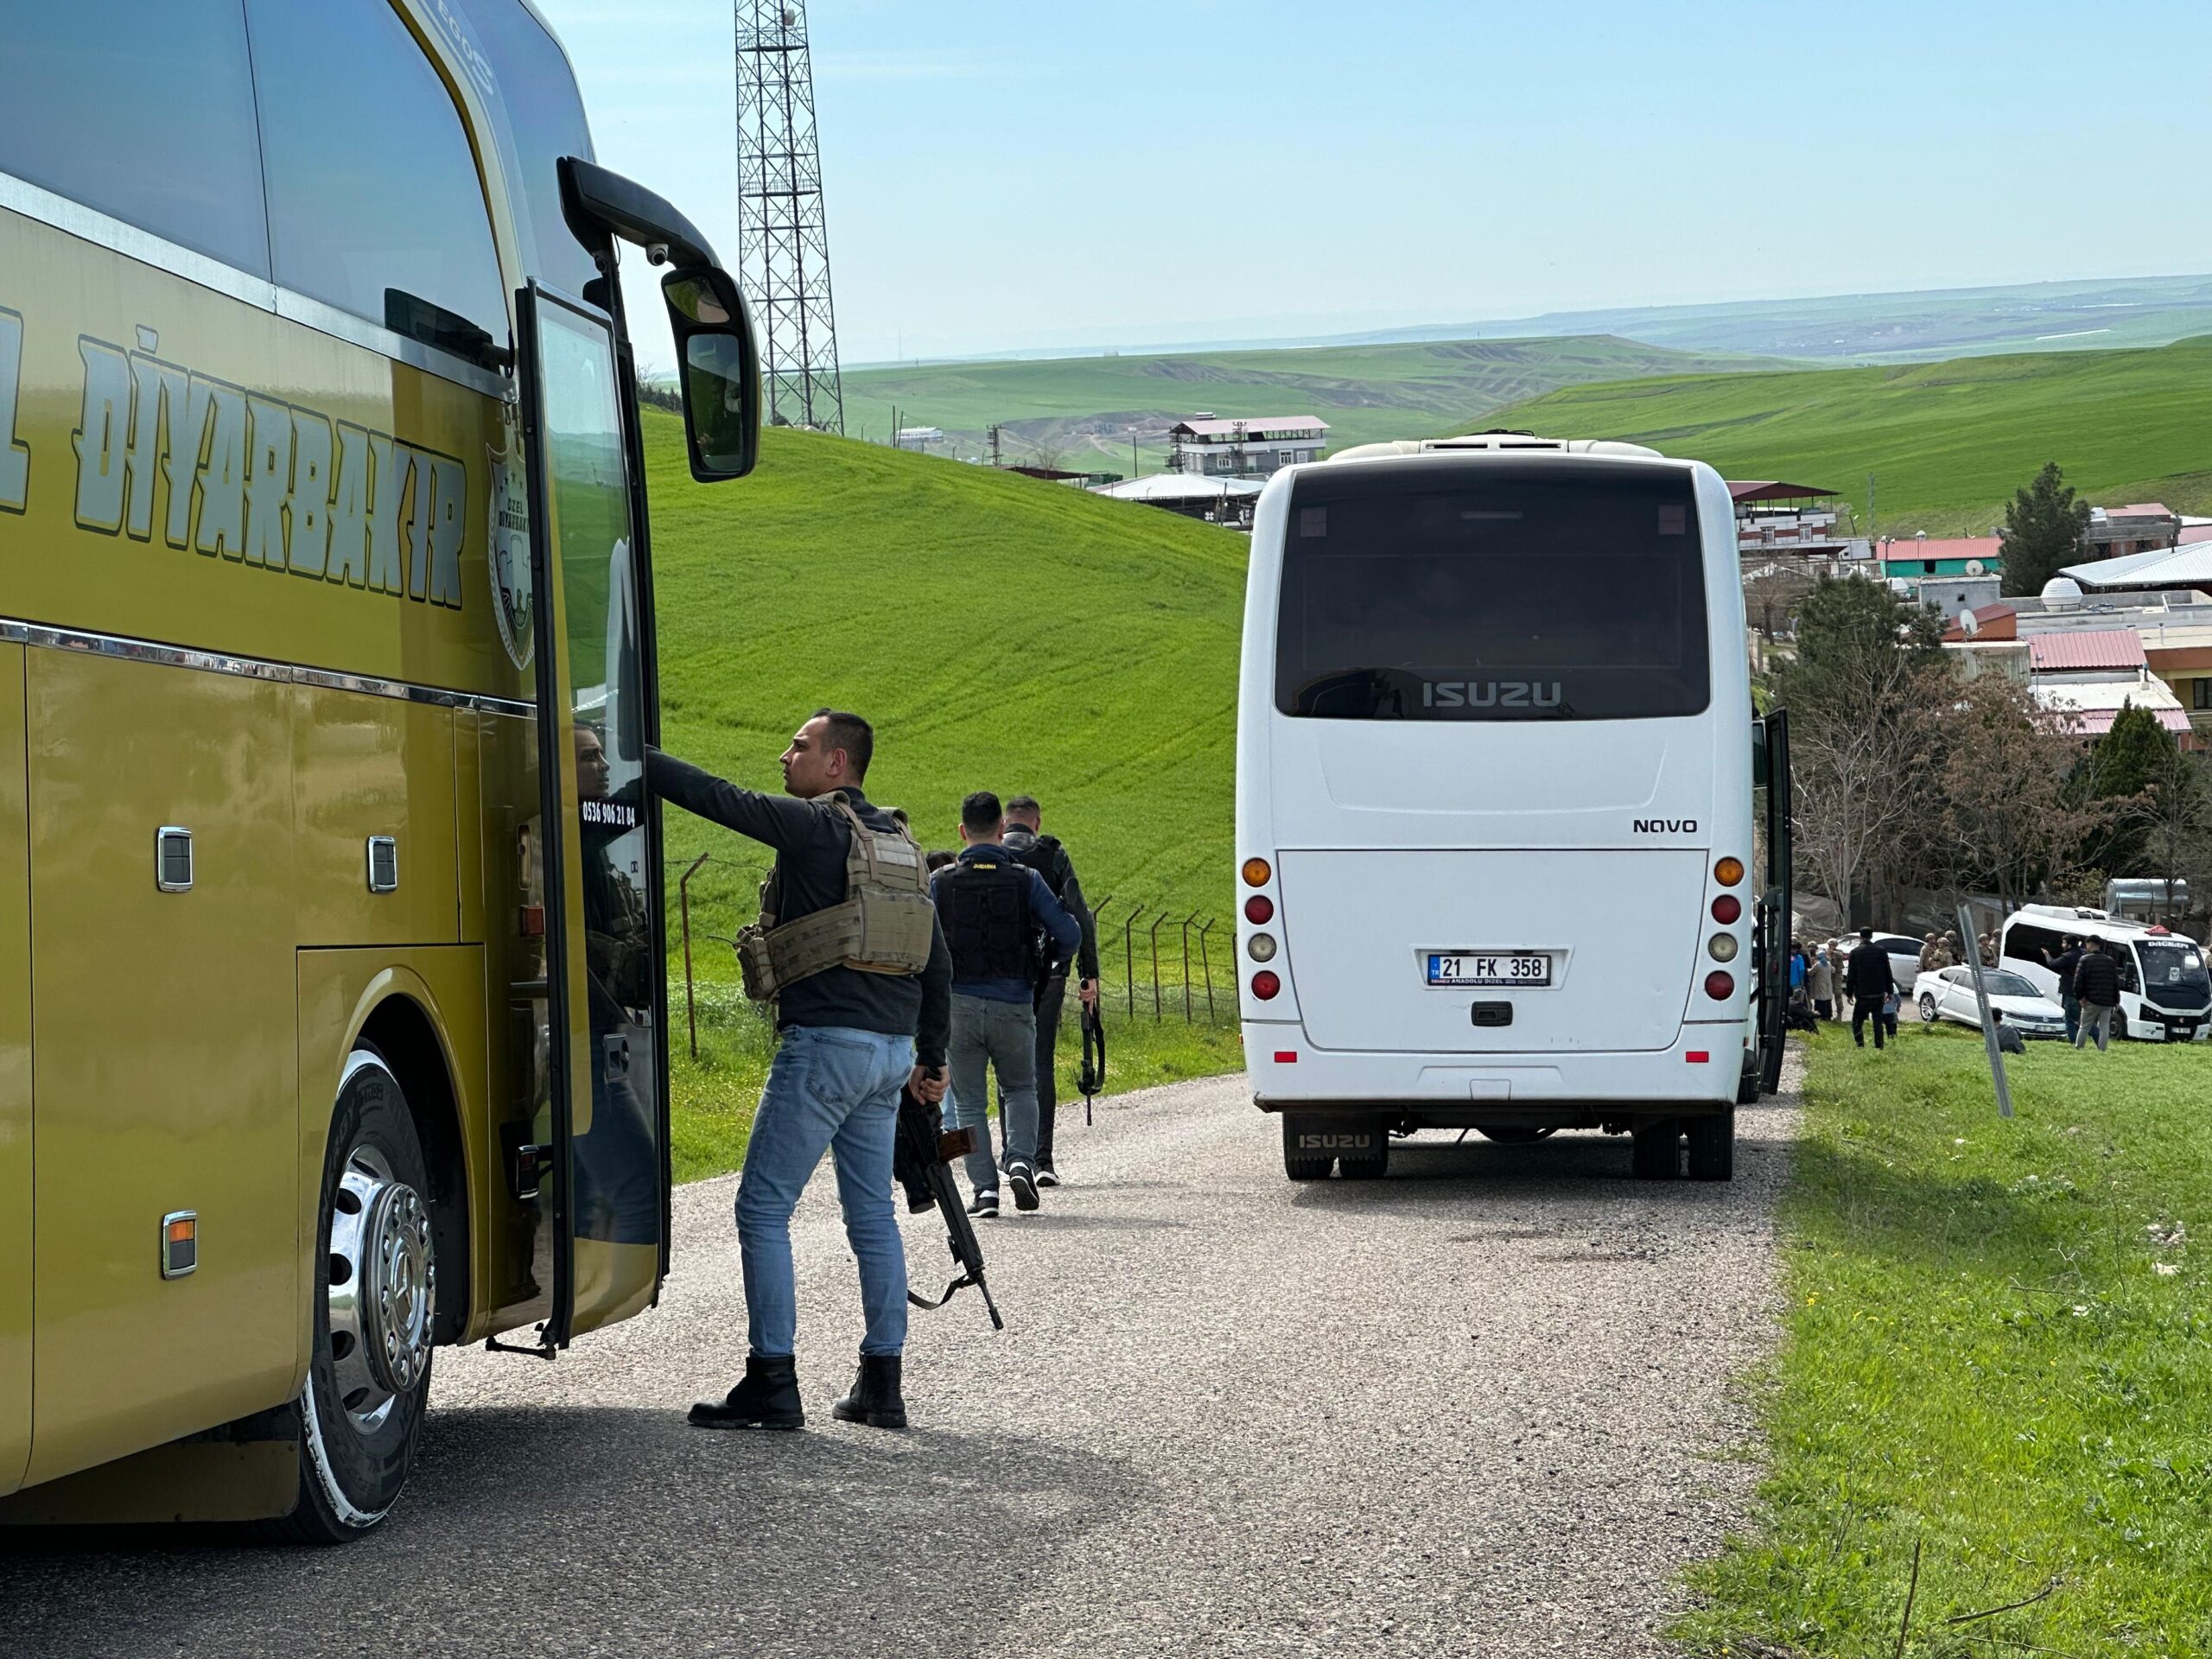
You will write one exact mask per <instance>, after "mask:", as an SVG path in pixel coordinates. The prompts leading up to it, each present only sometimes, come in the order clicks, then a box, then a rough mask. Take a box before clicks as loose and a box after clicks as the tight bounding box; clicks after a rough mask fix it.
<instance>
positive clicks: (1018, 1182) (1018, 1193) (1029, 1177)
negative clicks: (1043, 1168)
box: [1006, 1163, 1037, 1210]
mask: <svg viewBox="0 0 2212 1659" xmlns="http://www.w3.org/2000/svg"><path fill="white" fill-rule="evenodd" d="M1006 1179H1007V1184H1008V1185H1011V1186H1012V1187H1013V1188H1014V1208H1015V1209H1017V1210H1034V1209H1035V1208H1036V1207H1037V1179H1036V1177H1035V1176H1034V1175H1033V1174H1032V1173H1030V1168H1029V1166H1028V1165H1027V1164H1020V1163H1018V1164H1015V1165H1014V1166H1012V1167H1010V1168H1009V1169H1008V1170H1007V1173H1006Z"/></svg>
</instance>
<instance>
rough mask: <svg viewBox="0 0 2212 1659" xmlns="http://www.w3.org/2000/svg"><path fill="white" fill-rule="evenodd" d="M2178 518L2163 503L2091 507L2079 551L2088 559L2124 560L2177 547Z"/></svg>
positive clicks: (2179, 535) (2178, 536)
mask: <svg viewBox="0 0 2212 1659" xmlns="http://www.w3.org/2000/svg"><path fill="white" fill-rule="evenodd" d="M2181 528H2182V526H2181V515H2180V514H2179V513H2177V512H2175V511H2174V510H2173V509H2172V508H2171V507H2169V506H2167V505H2166V504H2165V503H2164V502H2163V501H2138V502H2134V503H2133V504H2131V505H2127V506H2124V507H2091V508H2090V509H2089V522H2088V526H2087V527H2086V528H2085V529H2084V530H2083V531H2082V553H2083V554H2084V555H2085V556H2088V558H2090V559H2124V558H2126V557H2127V556H2129V555H2130V554H2134V553H2155V552H2158V551H2160V550H2164V549H2168V548H2172V547H2176V546H2178V545H2179V544H2180V542H2181Z"/></svg>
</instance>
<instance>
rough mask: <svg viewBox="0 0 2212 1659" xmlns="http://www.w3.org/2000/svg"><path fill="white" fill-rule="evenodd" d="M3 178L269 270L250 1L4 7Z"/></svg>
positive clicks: (134, 0)
mask: <svg viewBox="0 0 2212 1659" xmlns="http://www.w3.org/2000/svg"><path fill="white" fill-rule="evenodd" d="M7 29H8V49H7V74H6V80H7V92H6V94H5V96H4V97H0V172H8V173H12V174H14V175H16V177H17V178H19V179H22V180H25V181H28V182H29V183H32V184H35V185H37V186H39V187H40V188H42V189H47V190H51V191H53V192H54V194H56V195H60V196H67V197H68V198H69V199H70V200H72V201H78V202H82V203H83V204H84V205H85V206H86V207H92V208H96V209H98V210H99V212H101V213H110V214H112V215H113V216H114V217H115V218H117V219H122V220H124V221H125V222H126V223H128V224H131V225H136V226H138V227H139V228H140V229H141V230H144V231H150V232H153V233H154V234H155V235H156V236H158V237H160V238H162V239H163V240H165V241H169V242H174V243H176V244H177V245H180V246H181V247H187V248H191V249H193V250H194V251H197V252H200V253H204V254H206V255H207V256H208V257H210V258H213V259H219V260H221V261H222V262H223V263H224V264H228V265H235V266H237V267H238V269H239V270H246V271H251V272H252V273H253V274H254V275H255V276H257V277H267V276H268V275H269V223H268V219H267V218H266V216H265V215H264V213H263V211H262V203H261V149H260V145H259V143H257V140H256V138H255V136H254V124H253V84H252V80H251V74H250V72H249V69H248V67H247V57H246V46H245V12H244V11H243V10H242V9H241V5H240V0H110V3H106V4H103V5H39V6H30V5H22V6H10V7H9V8H8V23H7Z"/></svg>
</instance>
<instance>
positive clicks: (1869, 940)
mask: <svg viewBox="0 0 2212 1659" xmlns="http://www.w3.org/2000/svg"><path fill="white" fill-rule="evenodd" d="M1843 982H1844V984H1845V985H1846V986H1847V988H1849V989H1850V992H1851V1040H1852V1041H1853V1043H1855V1044H1857V1045H1858V1046H1859V1047H1860V1048H1864V1047H1866V1021H1867V1020H1868V1018H1869V1017H1870V1016H1871V1017H1872V1020H1873V1021H1874V1046H1875V1047H1876V1048H1879V1047H1881V1046H1882V1025H1883V1013H1882V1008H1883V1004H1884V1003H1885V1002H1886V1001H1888V1000H1889V999H1890V998H1891V996H1892V995H1896V992H1897V981H1896V979H1895V978H1894V977H1893V976H1891V972H1890V953H1889V952H1888V951H1887V950H1884V949H1883V948H1882V947H1881V946H1880V945H1878V944H1875V943H1874V930H1873V929H1872V928H1871V927H1862V928H1860V929H1859V948H1858V949H1857V950H1853V952H1852V953H1851V960H1850V961H1849V962H1847V963H1845V964H1844V969H1843Z"/></svg>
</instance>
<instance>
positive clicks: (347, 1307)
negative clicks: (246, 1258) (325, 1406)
mask: <svg viewBox="0 0 2212 1659" xmlns="http://www.w3.org/2000/svg"><path fill="white" fill-rule="evenodd" d="M436 1293H437V1262H436V1258H435V1255H433V1253H432V1249H431V1243H430V1212H429V1206H428V1205H425V1204H424V1203H423V1198H422V1195H421V1194H420V1193H418V1192H416V1191H415V1189H414V1188H413V1187H411V1186H410V1185H408V1184H407V1183H406V1182H404V1181H403V1180H401V1179H399V1178H398V1177H397V1175H395V1174H394V1173H392V1168H391V1163H390V1162H389V1161H388V1160H386V1159H385V1155H384V1154H383V1153H382V1152H381V1151H379V1150H378V1148H377V1147H373V1146H370V1145H367V1144H363V1145H360V1146H357V1147H354V1148H353V1151H352V1152H351V1153H349V1154H347V1156H346V1165H345V1169H344V1171H343V1173H341V1174H340V1177H339V1182H338V1192H337V1194H336V1195H335V1198H334V1203H333V1205H332V1213H331V1218H330V1262H329V1293H328V1301H329V1310H330V1351H331V1361H332V1368H333V1370H334V1371H335V1373H336V1380H337V1384H338V1387H337V1394H338V1397H339V1401H340V1404H341V1405H342V1406H343V1407H344V1408H345V1412H346V1418H347V1420H348V1421H350V1422H351V1423H352V1424H353V1427H354V1429H355V1431H356V1432H357V1433H361V1434H364V1435H367V1434H373V1433H376V1431H377V1430H378V1429H379V1428H381V1427H384V1425H385V1421H387V1420H388V1419H389V1418H390V1417H391V1410H392V1407H393V1406H394V1405H395V1404H396V1403H397V1401H398V1400H399V1399H400V1398H401V1396H403V1395H406V1394H408V1393H410V1392H411V1391H412V1390H413V1389H415V1388H416V1385H417V1384H418V1383H421V1381H422V1379H423V1372H424V1371H425V1370H426V1369H427V1368H428V1366H429V1357H430V1340H431V1328H432V1320H431V1315H432V1312H433V1310H434V1308H435V1299H436Z"/></svg>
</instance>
